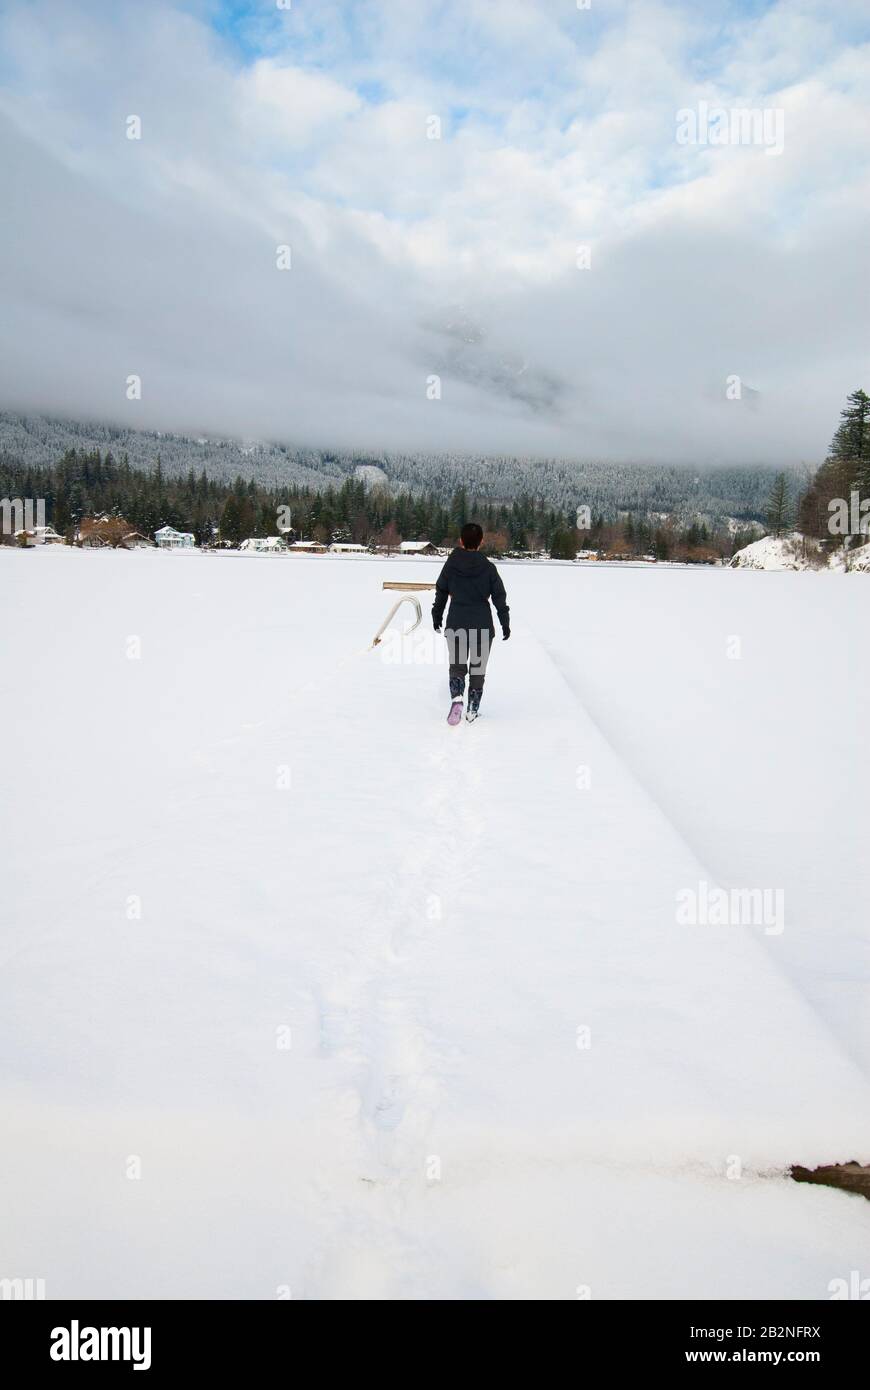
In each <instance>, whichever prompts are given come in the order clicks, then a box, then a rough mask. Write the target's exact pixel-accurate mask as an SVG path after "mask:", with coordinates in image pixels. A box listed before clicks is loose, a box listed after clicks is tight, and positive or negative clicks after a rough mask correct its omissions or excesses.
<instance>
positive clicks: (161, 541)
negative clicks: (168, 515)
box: [154, 526, 196, 550]
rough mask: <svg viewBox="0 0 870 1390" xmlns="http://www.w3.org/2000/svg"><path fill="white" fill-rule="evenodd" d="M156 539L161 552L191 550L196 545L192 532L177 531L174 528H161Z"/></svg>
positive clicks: (156, 534) (155, 534)
mask: <svg viewBox="0 0 870 1390" xmlns="http://www.w3.org/2000/svg"><path fill="white" fill-rule="evenodd" d="M154 539H155V541H156V542H157V544H158V545H159V546H160V549H161V550H191V549H193V547H194V546H195V545H196V541H195V539H194V536H193V533H192V532H191V531H176V530H175V528H174V527H172V526H161V527H160V530H159V531H155V532H154Z"/></svg>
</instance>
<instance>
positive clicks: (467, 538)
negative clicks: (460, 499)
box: [459, 521, 483, 550]
mask: <svg viewBox="0 0 870 1390" xmlns="http://www.w3.org/2000/svg"><path fill="white" fill-rule="evenodd" d="M459 539H460V540H461V541H462V544H463V545H464V546H465V549H466V550H476V549H477V547H478V546H479V545H480V542H481V541H482V540H483V527H482V526H478V524H477V522H476V521H466V523H465V525H464V526H463V528H462V530H461V531H460V533H459Z"/></svg>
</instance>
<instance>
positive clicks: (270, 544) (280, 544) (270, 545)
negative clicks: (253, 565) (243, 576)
mask: <svg viewBox="0 0 870 1390" xmlns="http://www.w3.org/2000/svg"><path fill="white" fill-rule="evenodd" d="M286 549H287V546H286V545H285V543H284V541H283V540H282V538H281V537H280V536H250V537H249V538H248V539H247V540H246V541H242V543H241V545H240V546H239V550H256V551H258V552H260V553H265V554H266V555H277V554H279V553H280V552H281V551H284V550H286Z"/></svg>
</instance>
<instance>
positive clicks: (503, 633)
mask: <svg viewBox="0 0 870 1390" xmlns="http://www.w3.org/2000/svg"><path fill="white" fill-rule="evenodd" d="M510 635H511V630H510V628H509V627H503V628H502V630H501V637H502V641H503V642H506V641H507V639H508V638H509V637H510Z"/></svg>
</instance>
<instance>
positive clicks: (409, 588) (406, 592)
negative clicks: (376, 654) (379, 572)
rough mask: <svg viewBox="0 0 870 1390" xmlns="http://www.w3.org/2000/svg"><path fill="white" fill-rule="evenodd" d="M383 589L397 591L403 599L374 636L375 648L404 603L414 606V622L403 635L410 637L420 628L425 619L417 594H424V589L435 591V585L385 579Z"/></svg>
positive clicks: (373, 643)
mask: <svg viewBox="0 0 870 1390" xmlns="http://www.w3.org/2000/svg"><path fill="white" fill-rule="evenodd" d="M383 587H384V588H385V589H394V590H396V589H397V590H399V591H400V592H401V593H402V595H403V597H402V598H399V599H396V602H395V603H394V604H393V606H392V608H391V609H390V611H389V613H388V614H387V616H386V617H385V618H384V621H383V622H382V623H381V625H380V627H379V628H378V630H377V632H376V633H375V635H374V639H373V640H372V646H373V647H376V646H377V645H378V643H379V642H380V640H381V637H382V635H383V633H384V632H385V631H386V629H387V628H388V627H389V625H390V623H391V622H392V621H393V618H394V617H395V616H396V614H397V613H398V611H399V609H400V608H401V606H402V604H403V603H411V604H413V605H414V614H415V616H414V621H413V622H412V624H411V626H410V627H409V628H406V629H405V631H404V632H403V633H402V636H403V637H409V636H410V635H411V633H412V632H413V631H414V629H415V628H418V627H419V626H420V623H421V621H422V619H423V613H422V610H421V608H420V600H419V599H418V598H416V597H415V594H416V593H418V592H422V591H423V590H424V589H434V588H435V585H434V584H412V583H405V582H403V581H401V580H392V579H385V580H384V584H383Z"/></svg>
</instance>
